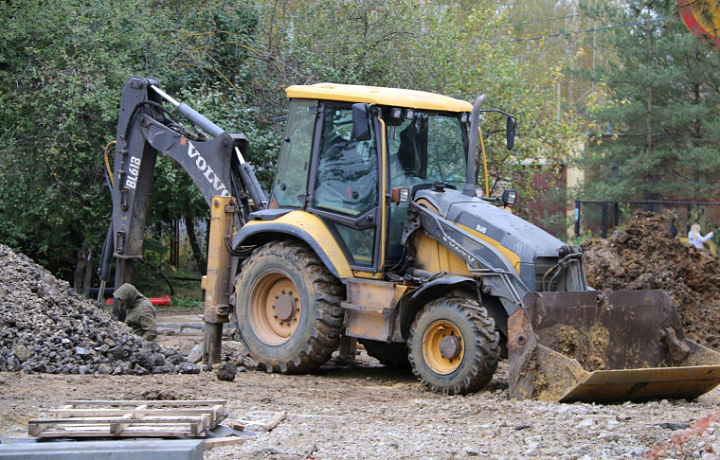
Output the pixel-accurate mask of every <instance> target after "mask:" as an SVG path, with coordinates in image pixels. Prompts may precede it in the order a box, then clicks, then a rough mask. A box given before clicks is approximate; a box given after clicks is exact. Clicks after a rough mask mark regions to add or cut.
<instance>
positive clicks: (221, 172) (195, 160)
mask: <svg viewBox="0 0 720 460" xmlns="http://www.w3.org/2000/svg"><path fill="white" fill-rule="evenodd" d="M163 101H166V102H169V103H170V104H172V105H173V106H174V107H175V108H176V109H177V112H179V113H180V114H181V115H182V116H183V117H184V118H186V119H187V120H189V121H190V122H191V123H192V124H193V125H197V126H199V127H200V129H201V130H202V131H195V132H191V131H188V130H187V129H185V128H184V127H183V126H182V124H180V123H179V122H178V121H177V120H176V119H175V118H174V117H172V115H171V114H170V113H169V112H168V111H167V110H166V109H165V107H164V106H163V104H162V103H163ZM205 133H207V135H209V136H212V138H211V139H208V136H207V135H206V134H205ZM158 152H162V153H165V154H166V155H168V156H170V157H172V158H173V159H175V161H177V162H178V163H179V164H180V165H181V166H182V167H183V168H184V169H185V171H187V173H188V174H189V176H190V177H191V178H192V180H193V182H194V183H195V185H196V186H197V187H198V189H199V190H200V192H201V193H202V195H203V197H204V198H205V201H206V202H207V203H208V205H210V203H211V200H212V197H213V196H216V195H219V196H226V197H234V198H236V199H237V200H238V201H241V202H245V203H249V202H250V201H249V200H248V199H247V198H248V197H249V198H250V199H251V200H252V204H253V208H254V209H264V208H265V207H266V206H267V199H266V198H265V194H264V193H263V191H262V189H261V187H260V185H259V183H258V181H257V178H256V177H255V174H254V172H253V170H252V167H251V166H250V165H249V164H248V163H246V162H245V160H244V155H246V153H247V139H246V138H245V136H244V135H242V134H233V135H231V134H228V133H227V132H225V131H223V130H222V129H221V128H219V127H218V126H217V125H215V124H214V123H212V122H211V121H209V120H208V119H207V118H205V117H204V116H202V115H200V114H199V113H197V112H196V111H195V110H193V109H192V108H190V107H188V106H187V105H185V104H184V103H180V102H178V101H176V100H174V99H173V98H171V97H170V96H168V95H167V94H165V93H164V92H163V91H162V90H161V89H160V83H159V82H158V81H157V80H155V79H152V78H141V77H132V78H130V79H129V80H128V82H127V83H126V85H125V88H124V89H123V93H122V99H121V101H120V114H119V119H118V128H117V147H116V150H115V163H114V172H113V176H114V185H113V189H112V201H113V218H112V224H111V226H112V227H111V228H112V230H111V232H109V235H110V234H112V238H109V241H107V242H106V245H105V248H104V249H103V253H105V252H106V251H110V252H113V255H114V257H115V258H116V259H117V266H116V272H115V286H120V285H122V284H123V283H126V282H129V281H130V279H131V278H132V271H133V260H134V259H137V258H140V257H142V241H143V234H144V232H145V222H146V213H147V206H148V199H149V195H150V189H151V186H152V176H153V170H154V169H155V162H156V159H157V153H158ZM105 260H107V261H108V262H106V263H109V261H110V260H111V258H109V257H103V261H105ZM104 268H109V267H101V272H102V273H105V276H106V277H108V276H109V275H108V273H109V269H104ZM103 281H107V280H106V279H103Z"/></svg>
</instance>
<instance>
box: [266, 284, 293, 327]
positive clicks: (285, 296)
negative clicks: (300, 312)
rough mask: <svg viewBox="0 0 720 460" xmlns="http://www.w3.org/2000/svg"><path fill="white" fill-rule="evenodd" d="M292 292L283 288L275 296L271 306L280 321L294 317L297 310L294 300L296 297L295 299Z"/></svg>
mask: <svg viewBox="0 0 720 460" xmlns="http://www.w3.org/2000/svg"><path fill="white" fill-rule="evenodd" d="M292 294H293V292H292V291H289V292H287V293H285V291H284V290H283V291H282V292H281V295H279V296H275V303H274V304H273V306H272V307H273V309H274V310H275V314H276V315H277V317H278V319H279V320H280V321H290V320H291V319H294V317H295V313H296V312H297V308H296V303H295V302H296V301H297V299H295V298H294V297H293V295H292Z"/></svg>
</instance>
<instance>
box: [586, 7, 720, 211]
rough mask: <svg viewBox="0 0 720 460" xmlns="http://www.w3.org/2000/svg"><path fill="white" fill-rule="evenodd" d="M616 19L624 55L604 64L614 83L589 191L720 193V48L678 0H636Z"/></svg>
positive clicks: (623, 195)
mask: <svg viewBox="0 0 720 460" xmlns="http://www.w3.org/2000/svg"><path fill="white" fill-rule="evenodd" d="M615 23H616V24H618V25H621V26H620V27H617V28H616V29H615V33H614V37H615V39H614V41H615V42H614V45H615V51H616V52H617V56H618V61H617V63H615V64H614V65H611V66H606V67H604V68H602V69H599V72H598V76H599V78H600V80H601V81H602V82H603V84H604V88H605V90H606V91H605V94H604V99H603V98H601V99H600V100H601V103H599V104H598V105H597V106H596V113H595V121H596V123H595V126H596V127H597V129H596V132H595V133H594V134H593V135H592V136H591V138H590V143H589V147H588V149H587V150H586V153H585V160H586V162H587V166H589V168H590V169H591V170H594V171H596V174H597V175H596V180H591V181H589V183H588V184H587V187H586V196H587V197H589V198H598V199H665V200H667V199H687V200H708V199H718V198H720V189H719V188H718V186H717V183H718V179H719V178H720V148H719V147H718V145H719V142H718V141H720V116H719V115H720V74H719V73H718V71H717V66H718V57H720V55H719V54H718V51H717V50H714V49H713V48H711V47H709V46H708V45H707V44H706V43H704V42H702V41H700V40H698V39H697V38H696V37H695V36H693V35H692V34H691V33H690V32H689V31H688V30H687V28H686V27H685V25H684V24H683V22H682V19H681V18H680V17H679V16H678V13H677V8H676V6H675V1H673V0H654V1H653V0H645V1H640V0H631V1H629V2H628V6H627V9H625V10H623V11H622V12H621V14H620V15H619V16H618V18H616V19H615ZM601 87H602V85H601Z"/></svg>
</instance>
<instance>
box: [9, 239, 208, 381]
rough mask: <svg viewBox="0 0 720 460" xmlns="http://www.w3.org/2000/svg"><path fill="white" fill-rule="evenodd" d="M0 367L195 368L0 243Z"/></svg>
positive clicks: (64, 370)
mask: <svg viewBox="0 0 720 460" xmlns="http://www.w3.org/2000/svg"><path fill="white" fill-rule="evenodd" d="M0 274H1V275H0V371H25V372H40V373H49V374H115V375H118V374H134V375H144V374H150V373H152V374H164V373H191V374H192V373H199V372H200V369H199V368H198V366H197V365H195V364H193V363H189V362H188V361H187V360H186V359H185V358H184V357H183V356H182V354H180V353H179V352H177V351H169V350H165V349H163V348H162V347H161V346H159V345H158V344H157V343H151V342H146V341H145V340H143V339H141V338H139V337H137V336H135V335H134V334H133V333H132V331H131V330H130V329H129V328H128V327H127V326H125V325H124V324H122V323H120V322H118V321H116V320H115V319H113V318H112V316H111V314H110V312H108V311H107V310H105V309H103V308H101V307H98V306H97V305H96V304H95V303H93V302H92V301H91V300H89V299H86V298H84V297H82V296H80V295H79V294H77V293H76V292H75V291H73V289H72V288H71V287H70V285H69V284H68V283H67V282H65V281H61V280H58V279H56V278H55V277H54V276H52V275H51V274H50V273H49V272H48V271H47V270H45V269H44V268H42V267H40V266H39V265H37V264H35V263H34V262H33V261H32V260H30V259H29V258H28V257H26V256H25V255H22V254H15V253H14V252H13V251H12V250H11V249H10V248H8V247H7V246H4V245H2V244H0Z"/></svg>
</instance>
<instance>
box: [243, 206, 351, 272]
mask: <svg viewBox="0 0 720 460" xmlns="http://www.w3.org/2000/svg"><path fill="white" fill-rule="evenodd" d="M278 236H284V237H285V238H287V237H292V238H294V239H297V240H301V241H303V242H304V243H305V244H307V245H308V246H309V247H310V248H312V250H313V251H314V252H315V254H317V255H318V257H320V260H322V262H323V263H324V264H325V266H326V267H327V268H328V270H330V272H331V273H332V274H333V276H335V277H336V278H338V279H340V281H342V282H343V283H344V282H345V279H346V278H349V277H351V276H352V270H351V268H350V265H349V264H348V262H347V260H348V259H347V257H346V255H345V254H344V253H343V251H342V249H341V248H340V246H338V244H337V242H336V241H335V238H334V237H333V235H332V234H331V233H330V231H329V230H328V228H327V227H326V226H325V224H324V223H323V222H322V221H321V220H320V219H319V218H317V217H315V216H313V215H312V214H308V213H306V212H303V211H292V212H289V213H283V214H282V215H279V216H277V217H276V218H275V219H274V220H270V221H264V220H252V221H250V222H248V223H246V224H245V225H244V226H243V227H242V228H240V229H238V232H237V233H236V234H235V236H234V237H233V242H232V246H233V248H238V247H240V246H244V245H248V244H253V245H259V244H264V243H267V242H269V241H271V240H273V239H277V238H278Z"/></svg>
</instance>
